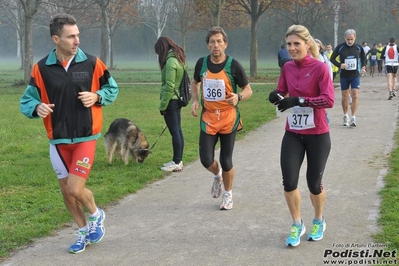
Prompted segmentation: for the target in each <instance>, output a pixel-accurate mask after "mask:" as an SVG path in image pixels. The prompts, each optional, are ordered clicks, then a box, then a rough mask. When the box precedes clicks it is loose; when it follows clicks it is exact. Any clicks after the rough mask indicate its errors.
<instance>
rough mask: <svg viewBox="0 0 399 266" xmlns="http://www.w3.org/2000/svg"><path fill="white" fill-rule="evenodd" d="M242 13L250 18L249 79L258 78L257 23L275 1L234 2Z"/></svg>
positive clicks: (252, 0)
mask: <svg viewBox="0 0 399 266" xmlns="http://www.w3.org/2000/svg"><path fill="white" fill-rule="evenodd" d="M236 1H237V4H238V5H240V6H241V7H242V8H243V12H245V13H247V14H248V15H249V16H250V17H251V48H250V59H249V60H250V63H249V71H250V76H251V77H257V76H258V35H257V34H258V21H259V17H260V16H261V15H262V14H263V13H264V12H265V11H266V10H267V9H268V8H270V7H272V5H273V4H275V3H276V2H277V0H236Z"/></svg>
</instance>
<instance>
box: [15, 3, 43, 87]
mask: <svg viewBox="0 0 399 266" xmlns="http://www.w3.org/2000/svg"><path fill="white" fill-rule="evenodd" d="M19 2H20V4H21V6H22V10H23V13H24V39H23V42H24V45H23V47H24V51H25V52H24V64H23V68H24V81H25V82H26V83H27V82H29V79H30V75H31V72H32V66H33V31H32V25H33V16H34V15H35V14H36V12H37V11H38V9H39V7H40V4H41V2H42V1H41V0H19Z"/></svg>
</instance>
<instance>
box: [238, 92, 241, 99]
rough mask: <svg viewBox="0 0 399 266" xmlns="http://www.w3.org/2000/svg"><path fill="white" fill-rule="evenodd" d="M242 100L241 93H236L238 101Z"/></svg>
mask: <svg viewBox="0 0 399 266" xmlns="http://www.w3.org/2000/svg"><path fill="white" fill-rule="evenodd" d="M241 100H242V95H241V93H239V94H238V101H241Z"/></svg>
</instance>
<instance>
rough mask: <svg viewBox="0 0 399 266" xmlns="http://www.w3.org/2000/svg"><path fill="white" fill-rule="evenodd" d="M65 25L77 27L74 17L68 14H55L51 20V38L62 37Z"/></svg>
mask: <svg viewBox="0 0 399 266" xmlns="http://www.w3.org/2000/svg"><path fill="white" fill-rule="evenodd" d="M65 24H67V25H76V19H75V18H74V17H73V16H72V15H69V14H66V13H58V14H55V15H54V17H53V18H52V19H51V20H50V25H49V28H50V36H53V35H57V36H60V35H61V33H62V30H63V28H64V25H65Z"/></svg>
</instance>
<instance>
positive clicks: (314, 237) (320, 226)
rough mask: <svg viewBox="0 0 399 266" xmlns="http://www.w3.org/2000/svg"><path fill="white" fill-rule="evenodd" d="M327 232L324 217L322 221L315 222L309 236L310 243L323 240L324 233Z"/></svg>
mask: <svg viewBox="0 0 399 266" xmlns="http://www.w3.org/2000/svg"><path fill="white" fill-rule="evenodd" d="M325 230H326V220H325V219H324V217H323V220H322V221H316V220H313V225H312V231H311V232H310V233H309V234H308V240H309V241H318V240H321V239H323V233H324V231H325Z"/></svg>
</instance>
